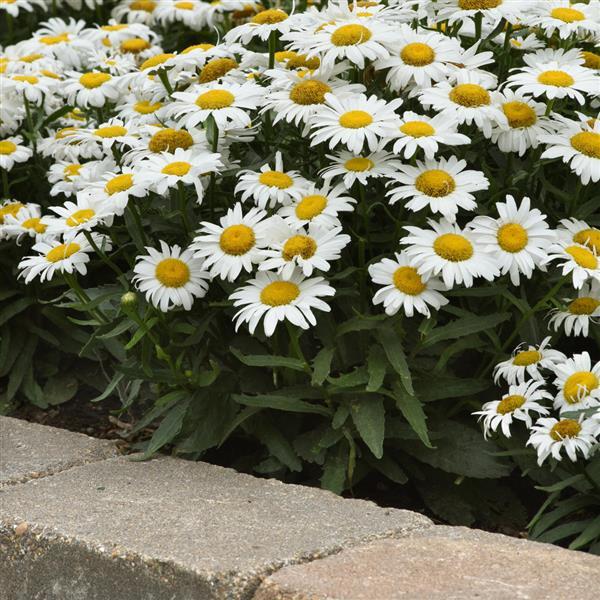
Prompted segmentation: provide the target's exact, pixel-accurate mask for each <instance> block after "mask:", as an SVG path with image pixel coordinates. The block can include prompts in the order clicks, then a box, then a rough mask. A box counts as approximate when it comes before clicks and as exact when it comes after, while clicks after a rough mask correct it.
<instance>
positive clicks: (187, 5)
mask: <svg viewBox="0 0 600 600" xmlns="http://www.w3.org/2000/svg"><path fill="white" fill-rule="evenodd" d="M194 6H195V4H194V3H193V2H175V8H178V9H179V10H194Z"/></svg>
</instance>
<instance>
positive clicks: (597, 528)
mask: <svg viewBox="0 0 600 600" xmlns="http://www.w3.org/2000/svg"><path fill="white" fill-rule="evenodd" d="M599 537H600V517H596V518H595V519H594V520H593V521H592V522H591V523H590V524H589V525H588V526H587V527H586V528H585V529H584V530H583V531H582V532H581V533H580V534H579V535H578V536H577V537H576V538H575V539H574V540H573V541H572V542H571V543H570V544H569V548H570V549H571V550H579V548H583V547H584V546H587V545H588V544H589V543H590V542H593V541H594V540H596V539H597V538H599Z"/></svg>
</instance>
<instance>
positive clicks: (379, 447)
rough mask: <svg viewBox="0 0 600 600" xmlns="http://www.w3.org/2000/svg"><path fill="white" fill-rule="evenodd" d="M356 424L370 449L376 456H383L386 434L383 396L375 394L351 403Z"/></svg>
mask: <svg viewBox="0 0 600 600" xmlns="http://www.w3.org/2000/svg"><path fill="white" fill-rule="evenodd" d="M351 414H352V420H353V421H354V425H356V429H357V431H358V433H359V434H360V437H361V438H362V439H363V441H364V442H365V444H366V445H367V446H368V447H369V450H371V452H372V453H373V456H375V457H376V458H381V457H382V456H383V437H384V434H385V407H384V405H383V398H381V397H380V396H373V397H372V398H364V399H361V400H355V401H353V402H352V405H351Z"/></svg>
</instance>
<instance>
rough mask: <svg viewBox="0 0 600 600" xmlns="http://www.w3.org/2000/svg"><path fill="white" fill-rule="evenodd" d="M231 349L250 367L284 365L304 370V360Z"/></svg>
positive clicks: (287, 367) (232, 352)
mask: <svg viewBox="0 0 600 600" xmlns="http://www.w3.org/2000/svg"><path fill="white" fill-rule="evenodd" d="M229 351H230V352H231V354H233V355H234V356H235V357H236V358H237V359H238V360H239V361H240V362H241V363H243V364H245V365H247V366H249V367H270V368H275V367H283V368H286V369H293V370H295V371H304V368H305V365H304V362H303V361H301V360H298V359H297V358H290V357H287V356H272V355H270V354H242V353H241V352H240V351H239V350H237V349H236V348H233V347H232V346H230V347H229Z"/></svg>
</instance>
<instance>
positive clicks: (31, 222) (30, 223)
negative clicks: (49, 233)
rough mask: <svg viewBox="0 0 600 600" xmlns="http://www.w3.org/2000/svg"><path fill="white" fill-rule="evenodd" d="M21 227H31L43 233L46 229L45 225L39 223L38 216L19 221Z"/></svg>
mask: <svg viewBox="0 0 600 600" xmlns="http://www.w3.org/2000/svg"><path fill="white" fill-rule="evenodd" d="M21 227H23V229H31V230H33V231H35V232H36V233H44V232H45V231H46V225H44V223H41V219H40V218H39V217H31V218H30V219H25V221H23V222H22V223H21Z"/></svg>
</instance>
